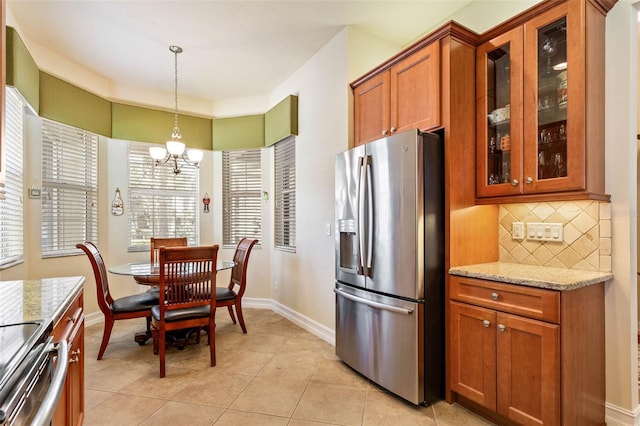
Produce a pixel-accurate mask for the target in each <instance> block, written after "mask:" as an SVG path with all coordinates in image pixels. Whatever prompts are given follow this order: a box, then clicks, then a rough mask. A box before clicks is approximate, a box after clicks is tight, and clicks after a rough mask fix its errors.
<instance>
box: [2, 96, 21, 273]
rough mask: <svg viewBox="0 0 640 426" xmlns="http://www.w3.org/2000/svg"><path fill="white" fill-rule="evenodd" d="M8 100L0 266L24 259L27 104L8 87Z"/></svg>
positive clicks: (6, 99) (4, 148)
mask: <svg viewBox="0 0 640 426" xmlns="http://www.w3.org/2000/svg"><path fill="white" fill-rule="evenodd" d="M5 93H6V98H5V114H6V115H5V117H6V119H5V139H4V144H3V146H2V149H3V150H4V155H5V164H4V165H5V171H6V182H5V187H4V190H5V199H4V200H2V201H0V267H7V266H11V265H13V264H15V263H18V262H20V261H21V260H23V258H24V243H23V239H24V231H23V228H24V219H23V218H24V213H23V212H24V209H23V207H22V197H23V190H24V188H23V176H24V174H23V155H22V153H23V132H22V130H23V118H24V107H25V104H26V103H25V101H24V100H23V99H22V96H20V93H18V91H17V90H15V89H12V88H10V87H7V89H6V92H5Z"/></svg>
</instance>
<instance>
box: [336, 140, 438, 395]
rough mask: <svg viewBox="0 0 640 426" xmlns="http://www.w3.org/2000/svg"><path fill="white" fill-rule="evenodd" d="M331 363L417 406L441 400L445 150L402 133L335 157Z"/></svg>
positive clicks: (435, 144)
mask: <svg viewBox="0 0 640 426" xmlns="http://www.w3.org/2000/svg"><path fill="white" fill-rule="evenodd" d="M335 172H336V177H335V185H336V230H337V231H336V234H335V235H336V250H335V257H336V287H335V290H334V291H335V293H336V354H337V355H338V357H340V358H341V359H342V360H343V361H344V362H345V363H346V364H348V365H349V366H350V367H352V368H353V369H355V370H357V371H358V372H360V373H361V374H363V375H364V376H366V377H368V378H369V379H370V380H372V381H373V382H375V383H377V384H379V385H380V386H382V387H384V388H386V389H387V390H389V391H391V392H393V393H395V394H396V395H398V396H400V397H402V398H404V399H406V400H408V401H410V402H412V403H414V404H425V403H430V402H433V401H435V400H437V399H441V398H442V397H443V394H444V187H443V185H444V183H443V180H444V147H443V140H442V139H441V138H440V137H439V135H436V134H428V133H421V132H419V131H417V130H411V131H406V132H402V133H398V134H395V135H393V136H389V137H385V138H383V139H380V140H377V141H374V142H370V143H368V144H365V145H361V146H359V147H356V148H354V149H352V150H349V151H346V152H344V153H342V154H338V156H337V157H336V168H335Z"/></svg>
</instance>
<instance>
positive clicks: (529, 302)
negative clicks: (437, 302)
mask: <svg viewBox="0 0 640 426" xmlns="http://www.w3.org/2000/svg"><path fill="white" fill-rule="evenodd" d="M450 283H451V289H450V292H449V296H450V298H451V299H453V300H458V301H460V302H465V303H470V304H472V305H477V306H484V307H487V308H492V309H495V310H498V311H502V312H508V313H512V314H517V315H523V316H526V317H529V318H535V319H540V320H544V321H549V322H553V323H556V324H559V323H560V292H558V291H555V290H545V289H540V288H532V287H525V286H520V285H516V284H505V283H499V282H494V281H485V280H479V279H475V278H467V277H459V276H451V280H450Z"/></svg>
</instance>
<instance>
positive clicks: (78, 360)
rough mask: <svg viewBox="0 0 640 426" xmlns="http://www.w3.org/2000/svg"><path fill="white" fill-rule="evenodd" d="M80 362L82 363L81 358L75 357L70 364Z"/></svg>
mask: <svg viewBox="0 0 640 426" xmlns="http://www.w3.org/2000/svg"><path fill="white" fill-rule="evenodd" d="M79 362H80V358H79V357H77V356H74V357H73V358H71V359H70V360H69V364H78V363H79Z"/></svg>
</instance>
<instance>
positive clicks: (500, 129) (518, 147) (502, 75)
mask: <svg viewBox="0 0 640 426" xmlns="http://www.w3.org/2000/svg"><path fill="white" fill-rule="evenodd" d="M522 44H523V40H522V27H518V28H514V29H513V30H511V31H508V32H506V33H504V34H502V35H499V36H497V37H495V38H494V39H492V40H490V41H488V42H486V43H484V44H482V45H480V46H479V47H478V48H477V50H476V89H477V92H478V96H477V97H476V99H477V105H476V111H477V114H478V119H477V120H476V137H477V149H476V163H477V168H476V170H477V178H476V188H477V194H478V196H479V197H487V196H489V197H494V196H501V195H518V194H521V193H522V192H523V181H522V161H523V158H522V61H523V57H522V53H523V51H522Z"/></svg>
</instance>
